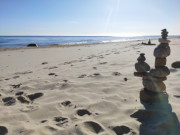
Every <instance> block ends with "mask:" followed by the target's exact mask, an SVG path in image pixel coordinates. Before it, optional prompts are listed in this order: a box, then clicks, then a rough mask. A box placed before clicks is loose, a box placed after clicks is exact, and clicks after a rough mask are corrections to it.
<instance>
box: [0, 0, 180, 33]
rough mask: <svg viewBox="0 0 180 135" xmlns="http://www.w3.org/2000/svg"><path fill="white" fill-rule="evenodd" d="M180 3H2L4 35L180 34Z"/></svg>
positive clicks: (32, 0) (160, 0)
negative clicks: (165, 32) (164, 29)
mask: <svg viewBox="0 0 180 135" xmlns="http://www.w3.org/2000/svg"><path fill="white" fill-rule="evenodd" d="M179 5H180V0H0V35H52V36H53V35H60V36H80V35H82V36H88V35H92V36H103V35H108V36H140V35H159V34H160V32H161V31H160V30H161V29H163V28H167V29H168V31H169V32H170V34H171V35H180V14H179V12H180V10H179Z"/></svg>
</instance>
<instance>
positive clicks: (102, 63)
mask: <svg viewBox="0 0 180 135" xmlns="http://www.w3.org/2000/svg"><path fill="white" fill-rule="evenodd" d="M99 64H101V65H104V64H107V62H101V63H99Z"/></svg>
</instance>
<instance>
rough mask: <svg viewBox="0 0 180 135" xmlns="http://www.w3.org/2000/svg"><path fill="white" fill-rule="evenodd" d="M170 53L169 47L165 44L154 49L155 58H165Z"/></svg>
mask: <svg viewBox="0 0 180 135" xmlns="http://www.w3.org/2000/svg"><path fill="white" fill-rule="evenodd" d="M170 53H171V49H170V47H169V46H168V45H167V46H163V47H162V46H158V47H156V48H155V49H154V56H155V57H156V58H166V57H167V56H169V55H170Z"/></svg>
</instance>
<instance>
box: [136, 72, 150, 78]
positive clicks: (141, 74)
mask: <svg viewBox="0 0 180 135" xmlns="http://www.w3.org/2000/svg"><path fill="white" fill-rule="evenodd" d="M147 74H148V73H147V72H134V76H137V77H144V76H147Z"/></svg>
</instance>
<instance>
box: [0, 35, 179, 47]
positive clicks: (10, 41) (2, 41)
mask: <svg viewBox="0 0 180 135" xmlns="http://www.w3.org/2000/svg"><path fill="white" fill-rule="evenodd" d="M169 37H180V36H169ZM155 38H160V36H137V37H115V36H114V37H113V36H0V48H9V47H25V46H27V45H28V44H30V43H36V44H37V45H38V46H47V45H56V44H59V45H77V44H91V43H105V42H120V41H130V40H142V39H155Z"/></svg>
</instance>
